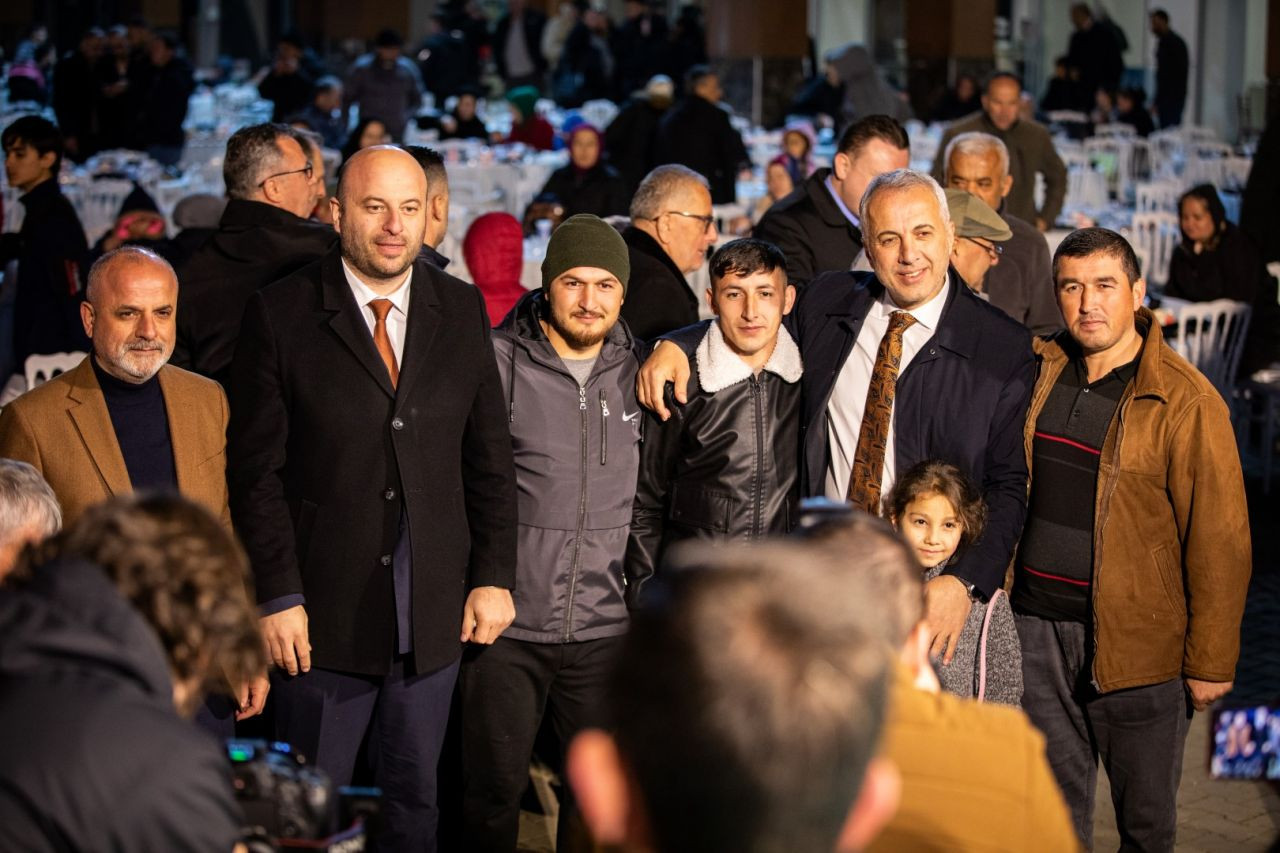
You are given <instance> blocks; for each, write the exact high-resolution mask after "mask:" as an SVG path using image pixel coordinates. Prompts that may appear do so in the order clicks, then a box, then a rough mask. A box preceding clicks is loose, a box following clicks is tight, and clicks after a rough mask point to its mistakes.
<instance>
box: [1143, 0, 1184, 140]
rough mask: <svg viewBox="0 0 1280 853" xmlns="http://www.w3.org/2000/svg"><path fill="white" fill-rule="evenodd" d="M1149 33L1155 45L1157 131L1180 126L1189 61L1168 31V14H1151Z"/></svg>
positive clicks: (1177, 39)
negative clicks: (1153, 38)
mask: <svg viewBox="0 0 1280 853" xmlns="http://www.w3.org/2000/svg"><path fill="white" fill-rule="evenodd" d="M1151 32H1152V34H1153V35H1154V36H1155V37H1156V38H1157V39H1159V41H1158V42H1157V44H1156V97H1155V105H1156V116H1157V117H1158V118H1159V119H1160V126H1161V127H1177V126H1178V125H1180V124H1182V108H1183V107H1184V106H1186V103H1187V74H1188V72H1189V70H1190V65H1191V59H1190V56H1189V54H1188V53H1187V43H1186V42H1185V41H1183V39H1182V36H1180V35H1178V34H1177V33H1175V32H1174V31H1173V30H1171V29H1169V13H1168V12H1166V11H1165V10H1164V9H1156V10H1154V11H1153V12H1152V13H1151Z"/></svg>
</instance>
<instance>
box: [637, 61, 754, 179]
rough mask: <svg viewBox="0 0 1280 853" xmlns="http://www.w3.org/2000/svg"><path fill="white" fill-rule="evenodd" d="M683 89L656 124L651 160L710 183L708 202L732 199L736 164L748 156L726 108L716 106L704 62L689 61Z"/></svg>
mask: <svg viewBox="0 0 1280 853" xmlns="http://www.w3.org/2000/svg"><path fill="white" fill-rule="evenodd" d="M685 93H686V94H685V97H684V99H683V100H681V101H680V102H679V103H677V104H676V105H675V106H674V107H672V108H671V109H670V110H668V111H667V114H666V115H665V116H663V117H662V122H661V123H660V124H659V125H658V136H657V139H656V140H655V143H654V162H655V163H679V164H680V165H682V166H688V167H689V168H690V169H693V170H694V171H695V172H697V173H698V174H700V175H702V176H703V177H705V178H706V179H707V181H708V183H709V184H710V185H711V203H712V204H733V203H734V201H735V200H736V199H737V195H738V192H737V181H738V170H739V169H741V168H742V167H743V166H745V165H748V164H749V163H750V162H751V158H750V156H749V155H748V154H747V149H746V146H745V145H743V144H742V137H741V136H739V135H738V131H736V130H734V129H733V125H732V124H730V123H729V113H727V112H725V111H724V110H722V109H720V107H719V103H720V99H721V97H723V95H724V92H723V91H722V90H721V88H720V80H719V78H718V77H716V75H715V74H713V73H711V69H709V68H708V67H707V66H705V65H697V66H694V67H693V68H691V69H689V73H688V75H686V77H685Z"/></svg>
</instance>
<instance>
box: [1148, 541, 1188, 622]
mask: <svg viewBox="0 0 1280 853" xmlns="http://www.w3.org/2000/svg"><path fill="white" fill-rule="evenodd" d="M1151 562H1152V563H1153V564H1154V565H1155V570H1156V578H1157V580H1158V581H1159V583H1160V590H1161V591H1162V592H1163V594H1164V601H1165V604H1166V606H1167V607H1168V609H1169V612H1171V613H1184V612H1186V609H1187V599H1186V595H1185V594H1184V593H1183V592H1182V588H1183V584H1182V572H1181V570H1180V569H1179V568H1178V561H1177V559H1176V558H1175V556H1174V554H1173V553H1172V549H1171V548H1170V547H1169V546H1168V545H1164V546H1161V547H1159V548H1156V549H1155V550H1154V551H1152V552H1151ZM1153 592H1154V590H1153Z"/></svg>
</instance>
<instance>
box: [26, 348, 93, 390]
mask: <svg viewBox="0 0 1280 853" xmlns="http://www.w3.org/2000/svg"><path fill="white" fill-rule="evenodd" d="M85 355H86V353H83V352H54V353H49V354H48V355H29V356H27V363H26V364H24V365H23V367H22V370H23V373H24V375H25V376H26V379H27V390H28V391H30V390H31V389H32V388H35V387H36V386H37V385H43V384H44V383H46V382H48V381H49V380H50V379H52V378H53V377H55V376H57V375H58V374H60V373H66V372H67V371H68V370H71V369H72V368H74V367H76V366H77V365H78V364H80V362H82V361H84V357H85Z"/></svg>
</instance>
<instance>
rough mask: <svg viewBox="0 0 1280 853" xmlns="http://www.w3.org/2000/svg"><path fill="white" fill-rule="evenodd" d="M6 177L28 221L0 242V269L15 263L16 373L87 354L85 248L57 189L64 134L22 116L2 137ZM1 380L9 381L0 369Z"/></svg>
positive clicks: (36, 118)
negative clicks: (28, 365) (36, 362)
mask: <svg viewBox="0 0 1280 853" xmlns="http://www.w3.org/2000/svg"><path fill="white" fill-rule="evenodd" d="M0 145H2V146H3V148H4V153H5V161H4V169H5V176H6V177H7V178H8V179H9V186H11V187H13V188H14V189H16V190H18V191H20V192H21V193H22V195H21V196H19V197H18V201H20V202H22V206H23V208H25V210H26V215H25V216H24V217H23V220H22V228H21V230H20V231H18V233H16V234H12V233H11V234H4V235H2V236H0V267H3V265H4V264H7V263H8V262H9V261H14V260H16V261H17V262H18V280H17V287H16V295H15V297H14V304H13V352H12V353H4V354H0V361H7V358H8V357H9V356H10V355H11V356H12V358H13V363H12V364H8V365H5V364H0V367H8V368H13V367H16V368H17V369H19V370H21V369H22V365H23V364H24V363H25V362H26V360H27V356H29V355H32V354H33V353H51V352H77V351H86V352H87V351H88V349H89V339H88V338H87V337H85V334H84V326H83V324H81V322H80V302H81V299H82V296H83V287H82V280H81V271H82V270H84V269H87V261H88V257H87V255H88V250H89V246H88V243H87V242H86V240H85V236H84V229H83V228H82V227H81V226H80V219H79V217H77V216H76V211H75V208H73V207H72V206H71V202H69V201H67V199H66V197H65V196H63V195H62V191H61V190H60V189H59V188H58V172H59V170H60V169H61V167H62V134H61V133H59V132H58V128H56V127H54V125H53V123H52V122H50V121H48V120H47V119H43V118H40V117H39V116H23V117H22V118H20V119H17V120H16V121H14V122H13V123H12V124H10V125H9V126H8V127H6V128H5V129H4V133H3V134H0ZM3 375H5V376H7V375H9V370H7V369H6V370H4V371H3Z"/></svg>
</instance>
